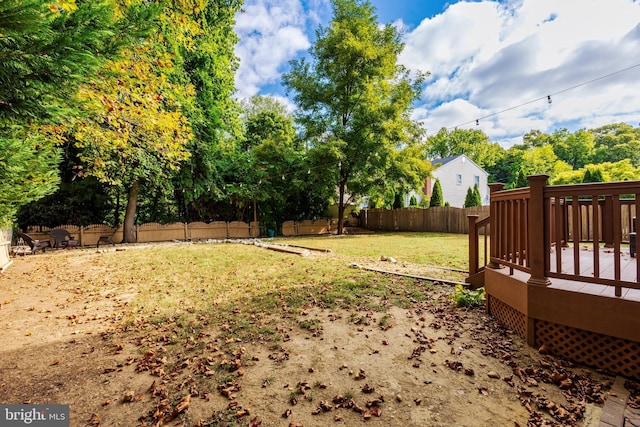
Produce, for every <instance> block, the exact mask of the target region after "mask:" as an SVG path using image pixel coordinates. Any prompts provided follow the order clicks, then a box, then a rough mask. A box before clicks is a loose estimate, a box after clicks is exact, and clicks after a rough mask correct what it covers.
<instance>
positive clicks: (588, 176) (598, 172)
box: [582, 166, 605, 183]
mask: <svg viewBox="0 0 640 427" xmlns="http://www.w3.org/2000/svg"><path fill="white" fill-rule="evenodd" d="M604 181H605V179H604V174H603V173H602V169H601V168H599V167H597V166H596V167H587V168H585V171H584V176H583V177H582V182H585V183H586V182H604Z"/></svg>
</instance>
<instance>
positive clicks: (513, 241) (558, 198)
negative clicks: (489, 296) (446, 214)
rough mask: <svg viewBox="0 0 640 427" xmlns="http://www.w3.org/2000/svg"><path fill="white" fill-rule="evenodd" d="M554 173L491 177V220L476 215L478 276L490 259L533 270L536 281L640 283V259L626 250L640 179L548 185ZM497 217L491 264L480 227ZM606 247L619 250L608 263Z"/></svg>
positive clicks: (473, 263)
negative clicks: (507, 186) (512, 182)
mask: <svg viewBox="0 0 640 427" xmlns="http://www.w3.org/2000/svg"><path fill="white" fill-rule="evenodd" d="M547 179H548V176H546V175H533V176H530V177H529V184H530V186H529V187H527V188H519V189H515V190H503V188H504V187H503V185H502V184H491V185H490V189H491V205H490V206H491V207H490V209H491V210H490V212H491V213H490V220H489V221H488V223H487V222H484V223H483V222H479V221H477V218H472V217H470V220H469V224H470V225H469V272H470V277H472V276H473V274H476V273H481V272H482V269H483V268H484V267H485V266H488V267H493V268H499V267H508V268H510V269H511V271H513V269H517V270H520V271H523V272H525V273H529V274H530V275H531V276H530V279H529V281H528V283H530V284H536V285H544V286H546V285H549V284H551V280H550V278H558V279H567V280H573V281H579V282H586V283H597V284H604V285H609V286H613V287H614V288H615V295H616V296H621V295H622V288H623V287H624V288H632V289H640V284H639V282H638V277H639V276H640V261H638V258H637V257H636V258H635V259H632V261H631V262H630V261H629V259H628V253H626V252H625V253H624V254H623V252H622V251H621V247H622V245H623V244H625V243H629V236H630V232H631V230H632V218H633V217H635V216H636V215H637V213H638V212H640V181H628V182H616V183H594V184H576V185H558V186H547V185H546V182H547ZM489 225H490V229H491V239H490V249H489V252H490V257H489V262H488V263H487V262H486V255H485V261H484V264H483V262H482V258H481V254H482V251H481V250H480V244H481V243H480V241H481V239H480V235H479V233H478V230H479V229H480V228H481V227H487V226H489ZM570 242H571V243H572V246H570V245H569V243H570ZM585 243H588V245H587V246H588V247H587V249H589V251H588V254H589V257H590V258H589V259H586V260H585V254H586V253H587V251H585V245H584V244H585ZM484 245H485V248H486V239H485V241H484ZM603 247H604V248H608V249H602V248H603ZM605 251H606V252H607V255H610V254H609V253H612V254H613V256H612V268H611V269H606V271H605V269H604V268H601V267H602V266H603V265H604V264H603V254H604V253H605ZM485 254H486V249H485ZM623 255H624V256H625V257H627V258H626V262H625V263H624V264H623ZM609 258H611V257H609ZM607 262H610V260H609V261H607ZM629 266H631V267H629ZM470 282H471V283H474V282H472V281H471V280H470ZM476 282H478V281H477V280H476Z"/></svg>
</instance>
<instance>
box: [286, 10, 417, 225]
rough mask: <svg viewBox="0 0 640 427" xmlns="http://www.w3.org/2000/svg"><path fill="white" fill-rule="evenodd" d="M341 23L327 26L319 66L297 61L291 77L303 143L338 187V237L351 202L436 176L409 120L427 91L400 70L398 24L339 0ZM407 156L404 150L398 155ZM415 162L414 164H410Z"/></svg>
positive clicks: (336, 17) (316, 57)
mask: <svg viewBox="0 0 640 427" xmlns="http://www.w3.org/2000/svg"><path fill="white" fill-rule="evenodd" d="M332 5H333V18H332V20H331V23H330V25H329V26H328V27H326V28H325V27H320V28H319V29H318V30H317V32H316V34H317V39H316V42H315V45H314V46H313V47H312V48H311V51H310V57H311V62H308V61H307V60H306V59H305V58H303V59H300V60H294V61H292V62H291V71H290V72H289V73H287V74H285V75H284V76H283V81H284V84H285V85H286V87H287V88H288V90H290V91H293V92H295V96H294V100H295V102H296V103H297V105H298V111H297V120H298V122H299V124H300V125H301V127H302V128H303V131H304V134H303V138H304V140H305V142H306V143H307V144H309V146H310V148H311V150H313V151H318V154H317V155H316V157H317V158H322V159H325V160H326V161H327V163H325V164H324V165H319V164H318V165H316V166H317V167H321V166H322V167H323V168H324V170H326V174H327V176H328V177H330V178H331V180H332V184H331V187H332V188H337V189H338V233H339V234H341V233H342V228H343V221H344V212H345V207H346V205H347V203H348V202H349V201H350V200H351V199H354V198H357V197H360V196H366V195H368V194H369V193H370V192H371V191H372V190H373V189H375V188H380V187H383V186H385V185H393V184H394V183H399V185H401V186H403V187H405V188H406V187H409V188H411V187H413V188H420V186H421V185H422V182H423V181H424V179H425V178H426V176H427V174H428V165H427V163H426V161H424V160H423V159H422V157H423V153H424V151H422V153H421V152H420V151H421V150H413V149H412V148H413V147H414V146H416V145H418V144H420V137H421V134H422V129H421V128H420V127H419V125H418V124H416V123H415V122H412V121H411V119H410V116H409V113H410V110H411V105H412V103H413V102H414V101H415V100H416V99H418V97H419V95H420V93H421V84H422V81H423V78H422V76H419V77H418V78H417V79H412V78H411V77H410V75H409V72H408V70H407V69H405V68H404V67H402V66H399V65H398V64H397V58H398V55H399V54H400V52H401V51H402V49H403V44H402V42H401V37H400V34H399V33H398V30H397V28H396V27H395V26H392V25H385V26H380V25H379V24H378V22H377V20H376V16H375V14H374V8H373V6H372V5H371V3H369V2H368V1H362V0H332ZM399 148H400V149H401V150H398V149H399ZM408 159H412V161H407V160H408Z"/></svg>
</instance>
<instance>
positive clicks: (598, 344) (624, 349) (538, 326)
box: [535, 320, 640, 378]
mask: <svg viewBox="0 0 640 427" xmlns="http://www.w3.org/2000/svg"><path fill="white" fill-rule="evenodd" d="M535 343H536V347H540V346H542V345H545V346H546V347H547V348H548V349H549V351H550V352H551V353H553V354H557V355H560V356H562V357H564V358H566V359H568V360H571V361H573V362H578V363H582V364H584V365H587V366H590V367H592V368H596V369H603V370H605V371H609V372H612V373H615V374H620V375H623V376H625V377H629V378H640V343H637V342H633V341H629V340H625V339H622V338H616V337H610V336H608V335H602V334H598V333H595V332H590V331H585V330H582V329H577V328H572V327H569V326H564V325H558V324H556V323H551V322H546V321H544V320H536V321H535Z"/></svg>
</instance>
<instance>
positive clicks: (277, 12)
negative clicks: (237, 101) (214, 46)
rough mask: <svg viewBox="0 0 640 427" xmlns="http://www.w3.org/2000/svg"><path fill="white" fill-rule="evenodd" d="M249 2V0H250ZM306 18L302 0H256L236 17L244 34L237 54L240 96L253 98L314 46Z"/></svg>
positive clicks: (240, 32) (237, 29)
mask: <svg viewBox="0 0 640 427" xmlns="http://www.w3.org/2000/svg"><path fill="white" fill-rule="evenodd" d="M247 3H248V2H247ZM306 22H307V21H306V17H305V13H304V10H303V8H302V5H301V3H300V1H299V0H255V1H253V2H252V3H251V4H247V5H245V7H244V12H241V13H239V14H238V15H237V16H236V26H235V30H236V32H237V33H238V35H239V37H240V42H239V43H238V45H237V46H236V55H237V56H238V57H239V58H240V67H239V69H238V71H237V73H236V87H237V89H238V93H237V96H238V97H249V96H252V95H255V94H257V93H258V92H259V90H260V88H261V87H262V86H264V85H266V84H271V83H274V82H275V81H276V80H277V79H278V78H279V77H280V74H281V72H282V67H283V66H284V65H286V64H287V63H288V62H289V60H290V59H291V58H293V57H295V56H296V55H297V54H298V53H299V52H300V51H303V50H306V49H308V48H309V46H310V42H309V39H308V38H307V36H306V34H305V26H306Z"/></svg>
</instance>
